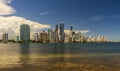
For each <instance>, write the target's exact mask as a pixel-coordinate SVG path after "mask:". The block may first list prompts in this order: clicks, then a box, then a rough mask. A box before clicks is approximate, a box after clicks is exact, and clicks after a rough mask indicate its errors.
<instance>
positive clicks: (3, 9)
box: [0, 0, 16, 15]
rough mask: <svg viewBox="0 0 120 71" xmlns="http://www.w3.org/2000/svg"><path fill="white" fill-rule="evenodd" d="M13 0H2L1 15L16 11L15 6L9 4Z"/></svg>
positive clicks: (0, 1)
mask: <svg viewBox="0 0 120 71" xmlns="http://www.w3.org/2000/svg"><path fill="white" fill-rule="evenodd" d="M11 1H12V0H0V15H10V14H14V13H15V12H16V11H15V9H14V8H13V7H11V6H9V5H8V4H10V3H11Z"/></svg>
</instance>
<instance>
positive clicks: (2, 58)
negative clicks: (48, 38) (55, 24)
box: [0, 43, 120, 71]
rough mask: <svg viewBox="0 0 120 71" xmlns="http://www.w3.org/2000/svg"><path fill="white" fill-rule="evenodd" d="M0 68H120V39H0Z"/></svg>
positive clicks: (8, 70)
mask: <svg viewBox="0 0 120 71" xmlns="http://www.w3.org/2000/svg"><path fill="white" fill-rule="evenodd" d="M0 71H120V43H71V44H69V43H67V44H64V43H59V44H57V43H44V44H41V43H30V44H19V43H8V44H2V43H0Z"/></svg>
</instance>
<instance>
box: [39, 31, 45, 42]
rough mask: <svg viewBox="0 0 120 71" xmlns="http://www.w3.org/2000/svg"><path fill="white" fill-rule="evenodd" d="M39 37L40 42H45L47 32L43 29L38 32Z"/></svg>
mask: <svg viewBox="0 0 120 71" xmlns="http://www.w3.org/2000/svg"><path fill="white" fill-rule="evenodd" d="M39 37H40V42H42V43H46V42H47V33H45V32H44V31H43V32H42V33H40V35H39Z"/></svg>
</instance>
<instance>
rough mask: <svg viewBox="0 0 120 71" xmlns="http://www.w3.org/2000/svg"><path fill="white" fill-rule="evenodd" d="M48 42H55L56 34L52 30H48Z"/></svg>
mask: <svg viewBox="0 0 120 71" xmlns="http://www.w3.org/2000/svg"><path fill="white" fill-rule="evenodd" d="M48 41H49V42H54V41H55V32H54V31H53V30H51V29H49V30H48Z"/></svg>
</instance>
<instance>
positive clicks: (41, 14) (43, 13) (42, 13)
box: [39, 11, 51, 16]
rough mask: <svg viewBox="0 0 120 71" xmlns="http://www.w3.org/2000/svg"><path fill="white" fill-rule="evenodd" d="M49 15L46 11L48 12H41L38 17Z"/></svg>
mask: <svg viewBox="0 0 120 71" xmlns="http://www.w3.org/2000/svg"><path fill="white" fill-rule="evenodd" d="M49 13H51V12H49V11H48V12H41V13H40V14H39V15H40V16H44V15H47V14H49Z"/></svg>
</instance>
